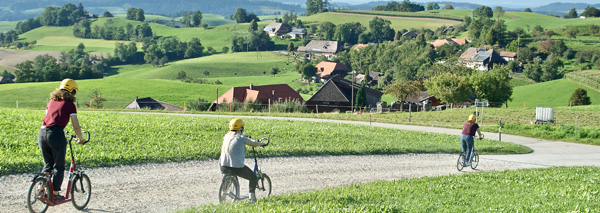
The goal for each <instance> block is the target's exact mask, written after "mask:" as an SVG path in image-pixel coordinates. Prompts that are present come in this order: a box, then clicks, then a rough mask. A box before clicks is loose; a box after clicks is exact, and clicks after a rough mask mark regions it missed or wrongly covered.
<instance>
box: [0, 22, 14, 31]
mask: <svg viewBox="0 0 600 213" xmlns="http://www.w3.org/2000/svg"><path fill="white" fill-rule="evenodd" d="M17 22H18V21H0V33H5V32H8V31H11V30H14V29H15V27H16V26H17Z"/></svg>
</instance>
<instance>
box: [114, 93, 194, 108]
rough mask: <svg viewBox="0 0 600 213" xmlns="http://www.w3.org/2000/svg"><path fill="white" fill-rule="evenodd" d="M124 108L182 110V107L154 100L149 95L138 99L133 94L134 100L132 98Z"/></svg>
mask: <svg viewBox="0 0 600 213" xmlns="http://www.w3.org/2000/svg"><path fill="white" fill-rule="evenodd" d="M125 109H150V110H168V111H183V108H181V107H178V106H175V105H173V104H169V103H166V102H162V101H159V100H155V99H153V98H151V97H147V98H142V99H138V97H137V96H135V100H133V101H132V102H131V103H129V104H127V106H126V107H125Z"/></svg>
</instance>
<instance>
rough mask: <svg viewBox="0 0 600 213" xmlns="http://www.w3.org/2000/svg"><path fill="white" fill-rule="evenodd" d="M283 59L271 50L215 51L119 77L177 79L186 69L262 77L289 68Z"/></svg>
mask: <svg viewBox="0 0 600 213" xmlns="http://www.w3.org/2000/svg"><path fill="white" fill-rule="evenodd" d="M286 60H287V58H286V56H282V55H279V54H276V53H274V52H239V53H228V54H216V55H211V56H204V57H200V58H193V59H186V60H181V61H176V62H172V63H168V64H167V65H166V66H164V67H159V68H152V69H150V70H143V71H142V70H140V71H139V72H127V73H123V75H121V76H120V77H127V78H145V79H176V77H177V74H178V73H179V72H180V71H185V73H186V75H187V77H191V78H206V77H210V78H220V77H246V76H265V75H270V74H269V71H270V70H271V68H272V67H278V68H279V69H280V70H281V71H284V69H286V70H290V69H292V68H293V67H294V64H292V63H286ZM204 72H209V75H208V76H206V75H204ZM264 72H266V74H265V73H264Z"/></svg>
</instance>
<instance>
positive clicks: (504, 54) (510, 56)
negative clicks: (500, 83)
mask: <svg viewBox="0 0 600 213" xmlns="http://www.w3.org/2000/svg"><path fill="white" fill-rule="evenodd" d="M500 57H502V58H504V60H506V61H512V60H515V58H517V53H516V52H508V51H500Z"/></svg>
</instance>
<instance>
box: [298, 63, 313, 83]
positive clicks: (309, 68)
mask: <svg viewBox="0 0 600 213" xmlns="http://www.w3.org/2000/svg"><path fill="white" fill-rule="evenodd" d="M300 73H302V78H303V79H306V80H310V79H311V78H312V77H313V76H315V74H316V73H317V68H316V67H315V66H314V65H312V64H310V63H306V64H304V65H302V67H301V68H300Z"/></svg>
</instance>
